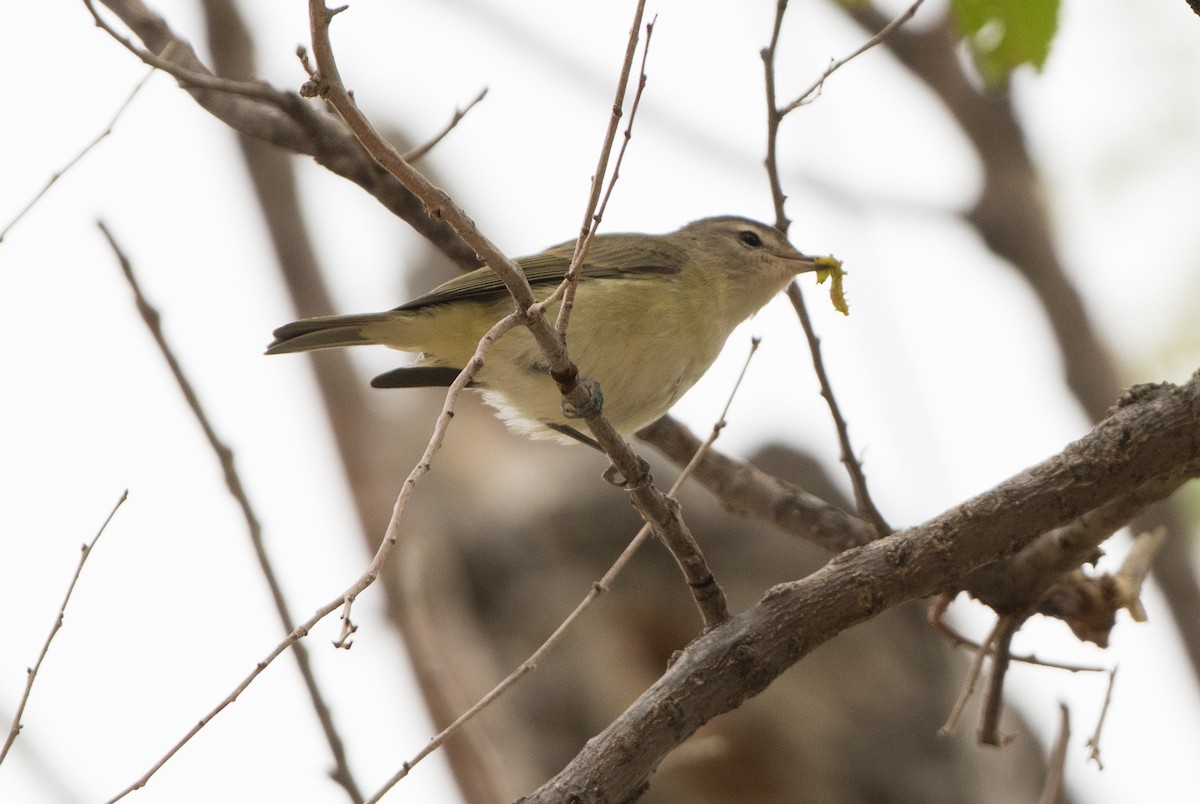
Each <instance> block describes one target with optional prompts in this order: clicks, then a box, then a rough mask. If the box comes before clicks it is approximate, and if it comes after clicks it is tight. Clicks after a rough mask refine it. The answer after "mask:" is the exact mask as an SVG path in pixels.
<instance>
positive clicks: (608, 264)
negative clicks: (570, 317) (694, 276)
mask: <svg viewBox="0 0 1200 804" xmlns="http://www.w3.org/2000/svg"><path fill="white" fill-rule="evenodd" d="M574 250H575V241H574V240H571V241H568V242H566V243H561V244H559V245H557V246H553V247H551V248H548V249H546V250H545V251H543V252H542V253H540V254H534V255H533V256H530V257H520V258H518V259H517V260H516V263H517V265H518V266H519V267H520V268H521V270H522V271H524V273H525V278H526V279H528V280H529V284H530V285H534V286H537V285H548V284H557V283H559V282H561V281H562V278H563V276H564V275H565V274H566V272H567V268H568V267H569V266H570V264H571V256H572V254H573V253H574ZM682 263H683V254H682V253H681V249H679V247H678V246H675V245H673V244H670V243H663V242H662V240H661V238H658V237H653V236H649V235H601V236H600V237H597V238H596V239H595V240H594V241H593V242H592V246H591V248H590V249H588V256H587V261H586V262H585V263H584V265H583V274H582V278H583V279H600V278H604V277H614V276H638V275H659V276H661V275H667V274H677V273H679V266H680V265H681V264H682ZM507 293H508V290H507V289H506V288H505V287H504V283H503V282H501V281H500V278H499V277H498V276H496V272H495V271H493V270H492V269H491V268H487V267H484V268H477V269H476V270H474V271H471V272H470V273H466V274H463V275H462V276H458V277H455V278H454V279H451V280H450V281H449V282H444V283H443V284H441V285H438V286H437V287H436V288H434V289H433V290H431V291H429V292H428V293H426V294H424V295H423V296H418V297H417V298H415V299H413V300H412V301H410V302H408V303H407V304H404V305H401V306H400V307H397V308H396V310H418V309H420V308H422V307H429V306H431V305H435V304H444V303H446V302H454V301H467V300H472V299H474V300H478V301H484V300H488V299H494V298H498V297H501V296H504V295H506V294H507Z"/></svg>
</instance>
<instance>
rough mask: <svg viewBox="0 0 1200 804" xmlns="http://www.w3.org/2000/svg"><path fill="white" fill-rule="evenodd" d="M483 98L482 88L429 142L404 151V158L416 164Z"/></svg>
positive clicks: (485, 93) (484, 93)
mask: <svg viewBox="0 0 1200 804" xmlns="http://www.w3.org/2000/svg"><path fill="white" fill-rule="evenodd" d="M485 97H487V87H484V88H483V89H481V90H479V94H478V95H476V96H475V98H474V100H472V101H471V102H470V103H468V104H467V105H466V106H464V107H463V108H461V109H455V110H454V116H453V117H451V118H450V122H449V123H447V124H446V127H445V128H443V129H442V130H441V131H439V132H438V133H437V134H434V135H433V137H432V138H430V140H429V141H428V142H426V143H425V144H424V145H419V146H417V147H416V148H413V149H412V150H409V151H406V152H405V154H404V158H405V159H407V160H408V161H409V162H416V161H417V160H418V159H420V158H421V157H423V156H424V155H425V154H427V153H429V152H430V151H432V150H433V148H434V146H436V145H437V144H438V143H439V142H441V141H442V140H444V139H445V138H446V135H447V134H449V133H450V132H451V131H453V130H454V127H455V126H457V125H458V124H459V123H460V122H461V121H462V119H463V118H464V117H466V116H467V112H469V111H471V110H472V109H474V108H475V106H476V104H478V103H479V102H480V101H481V100H483V99H484V98H485Z"/></svg>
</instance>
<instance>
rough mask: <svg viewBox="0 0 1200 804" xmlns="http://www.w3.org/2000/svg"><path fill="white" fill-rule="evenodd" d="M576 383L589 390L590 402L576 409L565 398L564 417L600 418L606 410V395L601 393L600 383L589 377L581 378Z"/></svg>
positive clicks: (563, 405) (563, 402)
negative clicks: (601, 413)
mask: <svg viewBox="0 0 1200 804" xmlns="http://www.w3.org/2000/svg"><path fill="white" fill-rule="evenodd" d="M576 382H577V383H579V384H580V385H582V386H583V387H584V388H586V389H587V392H588V401H587V402H586V403H585V404H584V405H581V406H580V407H575V406H574V405H572V404H571V403H570V402H568V401H567V400H566V398H565V397H564V398H563V401H562V412H563V415H564V416H566V417H567V418H568V419H586V418H588V417H591V416H599V415H600V411H601V410H603V409H604V394H603V393H601V391H600V383H598V382H596V381H595V380H592V379H589V378H587V377H580V378H578V379H577V380H576Z"/></svg>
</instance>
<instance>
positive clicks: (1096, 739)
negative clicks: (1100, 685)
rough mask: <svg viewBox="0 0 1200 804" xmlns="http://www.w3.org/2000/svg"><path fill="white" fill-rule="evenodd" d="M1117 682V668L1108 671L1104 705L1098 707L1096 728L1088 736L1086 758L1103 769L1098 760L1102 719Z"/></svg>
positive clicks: (1102, 728)
mask: <svg viewBox="0 0 1200 804" xmlns="http://www.w3.org/2000/svg"><path fill="white" fill-rule="evenodd" d="M1116 682H1117V668H1115V667H1114V668H1113V669H1112V670H1109V671H1108V689H1107V690H1105V692H1104V706H1102V707H1101V708H1100V718H1099V719H1098V720H1097V721H1096V730H1095V731H1094V732H1092V736H1091V737H1089V738H1088V741H1087V748H1088V759H1090V760H1091V761H1092V762H1095V763H1096V767H1097V768H1099V769H1100V770H1104V763H1103V762H1101V761H1100V733H1101V732H1102V731H1103V730H1104V719H1105V718H1106V717H1108V707H1109V704H1111V703H1112V695H1113V687H1114V686H1115V684H1116Z"/></svg>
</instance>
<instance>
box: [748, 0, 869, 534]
mask: <svg viewBox="0 0 1200 804" xmlns="http://www.w3.org/2000/svg"><path fill="white" fill-rule="evenodd" d="M786 11H787V0H779V2H778V4H777V5H776V9H775V24H774V26H773V27H772V29H771V41H770V44H769V45H768V46H767V47H765V48H763V50H762V52H761V53H760V55H761V57H762V62H763V71H764V83H765V85H766V91H767V157H766V160H765V162H764V164H765V166H766V169H767V180H768V181H769V183H770V185H771V197H772V201H773V202H774V205H775V225H776V226H777V227H778V228H779V229H780V231H782V232H785V233H786V232H787V230H788V228H789V227H790V221H789V220H788V218H787V214H786V213H785V212H784V209H783V204H784V201H785V200H786V198H787V196H785V195H784V192H783V183H782V182H781V180H780V178H779V161H778V141H779V124H780V123H781V122H782V121H783V117H784V114H785V113H784V112H783V111H781V110H780V109H779V108H778V106H777V105H776V104H777V101H776V92H775V51H776V48H777V47H778V45H779V34H780V31H781V30H782V28H783V15H784V13H785V12H786ZM787 296H788V299H789V300H790V301H791V303H792V307H793V308H795V310H796V315H797V316H798V317H799V318H800V325H801V326H802V327H803V329H804V336H805V338H807V340H808V348H809V352H810V354H811V355H812V362H813V369H814V371H815V372H816V375H817V379H818V381H819V382H820V384H821V396H823V397H824V398H825V402H826V404H827V405H828V406H829V413H830V415H831V416H832V417H833V423H834V427H835V428H836V430H837V434H838V443H839V445H840V446H841V451H842V463H843V464H844V465H845V467H846V471H847V472H848V473H849V475H850V483H851V485H852V486H853V488H854V500H855V504H856V505H857V507H858V512H859V514H860V515H861V516H862V517H864V518H865V519H868V520H869V521H870V522H871V524H872V525H874V526H875V530H876V532H878V534H879V535H880V537H883V536H887V535H888V534H889V533H891V532H892V528H891V526H890V525H889V524H888V523H887V520H885V519H884V518H883V515H882V514H880V512H879V509H878V508H876V507H875V502H874V501H873V500H872V499H871V494H870V491H869V490H868V488H867V478H866V476H865V475H864V474H863V470H862V465H861V464H860V463H859V461H858V458H857V457H856V455H855V454H854V448H853V447H852V446H851V444H850V432H849V428H848V427H847V425H846V420H845V419H844V418H843V417H842V413H841V409H840V407H839V406H838V404H837V398H836V397H835V396H834V394H833V386H832V385H831V384H830V382H829V375H828V373H827V372H826V371H825V359H824V358H823V357H822V355H821V341H820V339H819V338H818V337H817V334H816V331H815V330H814V329H813V325H812V319H811V318H810V316H809V314H808V308H807V307H806V306H805V304H804V297H803V296H802V295H801V293H800V286H799V284H798V283H796V282H793V283H792V284H790V285H789V286H788V289H787Z"/></svg>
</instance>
